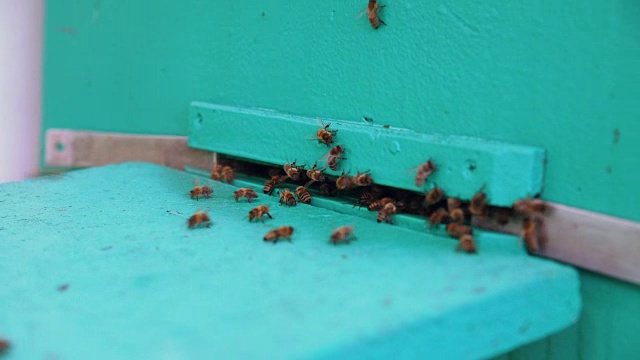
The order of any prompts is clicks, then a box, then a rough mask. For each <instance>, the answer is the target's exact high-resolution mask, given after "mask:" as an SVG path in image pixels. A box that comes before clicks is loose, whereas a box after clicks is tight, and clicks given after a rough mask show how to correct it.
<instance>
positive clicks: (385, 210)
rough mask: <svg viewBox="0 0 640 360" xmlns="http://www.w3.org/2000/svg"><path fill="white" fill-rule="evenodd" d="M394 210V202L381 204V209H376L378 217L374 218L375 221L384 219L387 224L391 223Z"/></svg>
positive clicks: (395, 209) (395, 208)
mask: <svg viewBox="0 0 640 360" xmlns="http://www.w3.org/2000/svg"><path fill="white" fill-rule="evenodd" d="M396 211H397V207H396V204H395V203H393V202H390V203H388V204H386V205H385V206H383V207H382V209H380V210H378V217H377V218H376V221H377V222H379V223H381V222H383V221H385V222H387V223H389V224H393V215H395V214H396Z"/></svg>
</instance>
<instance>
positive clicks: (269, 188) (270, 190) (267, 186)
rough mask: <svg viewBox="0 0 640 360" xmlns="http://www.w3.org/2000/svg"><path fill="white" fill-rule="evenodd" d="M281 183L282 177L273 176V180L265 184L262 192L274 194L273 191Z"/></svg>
mask: <svg viewBox="0 0 640 360" xmlns="http://www.w3.org/2000/svg"><path fill="white" fill-rule="evenodd" d="M281 181H282V178H281V177H280V175H274V176H272V177H271V179H270V180H267V182H266V183H265V184H264V187H263V188H262V191H263V192H264V193H265V194H267V195H271V194H273V190H275V189H276V186H278V184H280V182H281Z"/></svg>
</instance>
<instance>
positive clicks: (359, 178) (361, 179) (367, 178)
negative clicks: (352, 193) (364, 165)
mask: <svg viewBox="0 0 640 360" xmlns="http://www.w3.org/2000/svg"><path fill="white" fill-rule="evenodd" d="M369 172H370V170H367V171H365V172H357V173H356V175H355V176H354V177H353V178H352V179H351V186H353V187H359V186H369V185H371V184H373V178H372V177H371V175H369Z"/></svg>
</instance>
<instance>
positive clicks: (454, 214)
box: [449, 208, 465, 224]
mask: <svg viewBox="0 0 640 360" xmlns="http://www.w3.org/2000/svg"><path fill="white" fill-rule="evenodd" d="M449 217H450V218H451V221H453V222H455V223H457V224H464V220H465V213H464V210H462V208H454V209H453V210H451V211H450V212H449Z"/></svg>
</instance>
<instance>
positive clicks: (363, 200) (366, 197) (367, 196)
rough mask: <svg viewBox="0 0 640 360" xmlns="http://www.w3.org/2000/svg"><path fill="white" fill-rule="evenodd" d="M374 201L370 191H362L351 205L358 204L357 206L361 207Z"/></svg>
mask: <svg viewBox="0 0 640 360" xmlns="http://www.w3.org/2000/svg"><path fill="white" fill-rule="evenodd" d="M373 201H374V197H373V194H372V193H369V192H365V193H362V194H361V195H360V197H359V198H358V201H356V203H355V204H353V207H356V206H358V208H361V207H363V206H367V207H368V206H369V204H371V203H372V202H373Z"/></svg>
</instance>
